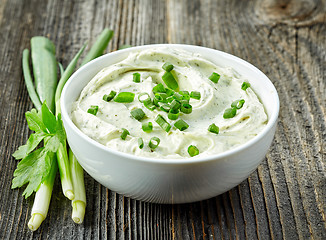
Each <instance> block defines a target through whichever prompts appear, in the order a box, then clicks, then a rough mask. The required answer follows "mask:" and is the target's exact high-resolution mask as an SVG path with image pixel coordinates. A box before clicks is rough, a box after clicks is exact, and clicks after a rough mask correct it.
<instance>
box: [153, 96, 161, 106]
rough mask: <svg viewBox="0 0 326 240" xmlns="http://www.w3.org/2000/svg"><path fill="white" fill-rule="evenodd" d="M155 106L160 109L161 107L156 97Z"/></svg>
mask: <svg viewBox="0 0 326 240" xmlns="http://www.w3.org/2000/svg"><path fill="white" fill-rule="evenodd" d="M153 104H154V105H155V106H156V107H160V105H159V100H158V99H157V98H156V97H154V99H153Z"/></svg>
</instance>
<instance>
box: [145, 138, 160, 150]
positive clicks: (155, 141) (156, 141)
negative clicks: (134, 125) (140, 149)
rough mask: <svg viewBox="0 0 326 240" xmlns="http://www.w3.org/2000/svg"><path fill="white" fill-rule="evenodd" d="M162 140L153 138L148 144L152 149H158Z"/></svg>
mask: <svg viewBox="0 0 326 240" xmlns="http://www.w3.org/2000/svg"><path fill="white" fill-rule="evenodd" d="M160 141H161V140H160V139H159V138H158V137H152V138H151V139H150V140H149V143H148V146H149V147H150V148H151V149H155V148H157V146H158V145H159V144H160Z"/></svg>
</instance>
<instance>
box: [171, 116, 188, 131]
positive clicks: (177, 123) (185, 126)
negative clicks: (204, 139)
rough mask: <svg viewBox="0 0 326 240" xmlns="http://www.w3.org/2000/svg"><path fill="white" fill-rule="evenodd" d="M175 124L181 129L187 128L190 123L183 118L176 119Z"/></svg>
mask: <svg viewBox="0 0 326 240" xmlns="http://www.w3.org/2000/svg"><path fill="white" fill-rule="evenodd" d="M174 126H175V127H176V128H177V129H179V130H180V131H183V130H186V129H187V128H188V127H189V125H188V123H186V122H185V121H183V120H182V119H180V120H178V121H176V122H175V123H174Z"/></svg>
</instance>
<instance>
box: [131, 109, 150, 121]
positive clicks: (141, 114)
mask: <svg viewBox="0 0 326 240" xmlns="http://www.w3.org/2000/svg"><path fill="white" fill-rule="evenodd" d="M130 114H131V116H133V117H134V118H135V119H136V120H138V121H140V120H142V119H143V118H144V117H145V116H146V115H145V113H144V111H143V110H142V109H141V108H136V109H133V110H131V112H130Z"/></svg>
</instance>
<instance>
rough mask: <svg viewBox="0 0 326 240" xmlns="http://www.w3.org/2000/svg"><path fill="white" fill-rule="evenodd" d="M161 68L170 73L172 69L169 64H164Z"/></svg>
mask: <svg viewBox="0 0 326 240" xmlns="http://www.w3.org/2000/svg"><path fill="white" fill-rule="evenodd" d="M162 68H163V69H164V70H165V71H167V72H171V71H172V69H173V65H172V64H171V63H169V62H166V63H164V65H163V66H162Z"/></svg>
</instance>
